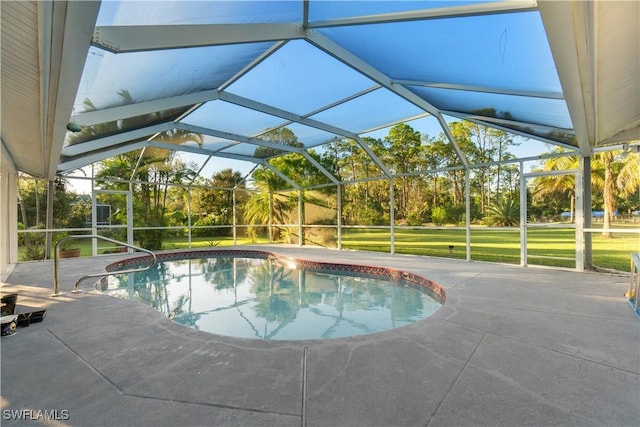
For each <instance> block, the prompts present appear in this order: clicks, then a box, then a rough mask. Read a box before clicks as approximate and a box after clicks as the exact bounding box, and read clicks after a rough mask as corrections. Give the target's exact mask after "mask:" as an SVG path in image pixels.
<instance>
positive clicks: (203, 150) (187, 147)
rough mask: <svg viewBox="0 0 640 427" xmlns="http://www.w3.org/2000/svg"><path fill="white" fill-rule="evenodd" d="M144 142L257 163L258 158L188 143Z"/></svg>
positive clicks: (152, 145) (158, 146) (175, 149)
mask: <svg viewBox="0 0 640 427" xmlns="http://www.w3.org/2000/svg"><path fill="white" fill-rule="evenodd" d="M145 143H146V144H147V145H148V146H150V147H156V148H164V149H166V150H174V151H184V152H187V153H194V154H205V155H211V156H215V157H223V158H225V159H232V160H241V161H243V162H251V163H259V160H256V158H255V157H250V156H243V155H241V154H233V153H222V152H220V151H213V150H207V149H206V148H200V147H192V146H190V145H176V144H169V143H166V142H157V141H148V142H145Z"/></svg>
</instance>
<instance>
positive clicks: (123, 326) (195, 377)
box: [0, 245, 640, 427]
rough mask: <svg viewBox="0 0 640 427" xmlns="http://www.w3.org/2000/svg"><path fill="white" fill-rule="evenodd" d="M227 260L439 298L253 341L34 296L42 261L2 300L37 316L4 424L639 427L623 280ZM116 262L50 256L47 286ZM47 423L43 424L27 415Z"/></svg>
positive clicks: (444, 262) (638, 343) (131, 310)
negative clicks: (382, 273) (372, 325)
mask: <svg viewBox="0 0 640 427" xmlns="http://www.w3.org/2000/svg"><path fill="white" fill-rule="evenodd" d="M241 248H242V249H258V250H265V251H270V252H274V253H280V254H284V255H289V256H293V257H297V258H302V259H308V260H318V261H328V262H342V263H350V264H365V265H379V266H385V267H393V268H398V269H401V270H405V271H409V272H413V273H416V274H420V275H422V276H424V277H427V278H429V279H431V280H433V281H435V282H436V283H438V284H440V285H441V286H443V287H444V288H445V289H446V292H447V301H446V303H445V305H444V306H443V307H442V308H441V309H440V310H439V311H438V312H437V313H436V314H435V315H433V316H432V317H430V318H428V319H425V320H423V321H420V322H418V323H415V324H413V325H410V326H406V327H403V328H399V329H395V330H391V331H387V332H382V333H377V334H372V335H367V336H359V337H352V338H345V339H332V340H325V341H296V342H279V341H272V342H267V341H258V340H249V339H238V338H231V337H223V336H216V335H212V334H208V333H204V332H199V331H195V330H191V329H188V328H186V327H183V326H181V325H178V324H176V323H173V322H172V321H170V320H168V319H165V318H163V317H161V315H160V314H158V313H156V312H155V311H154V310H152V309H151V308H147V307H143V306H141V305H139V304H136V303H131V302H128V301H124V300H120V299H116V298H113V297H111V296H107V295H103V294H100V293H99V292H97V291H95V290H93V287H92V284H91V282H90V281H87V282H85V283H84V285H83V286H82V288H83V289H84V290H86V291H87V292H83V293H80V294H68V295H65V296H63V297H58V298H50V297H49V294H50V293H51V289H52V278H53V265H52V263H51V262H35V263H34V262H31V263H21V264H18V265H17V266H16V267H15V269H14V271H13V272H12V274H11V275H10V276H9V277H8V279H7V282H8V283H7V284H6V285H4V286H3V287H2V289H1V290H2V292H3V293H9V292H17V293H18V294H19V300H18V306H19V307H20V306H22V307H23V308H24V306H28V307H45V308H46V309H47V316H46V318H45V319H44V321H43V322H42V323H36V324H33V325H31V326H29V327H26V328H18V333H17V334H16V335H13V336H10V337H3V338H2V341H1V347H0V351H1V359H2V361H1V368H2V372H1V381H2V382H1V384H0V387H1V388H0V390H1V407H2V420H1V423H2V425H3V426H17V425H20V426H25V425H43V424H44V425H55V426H226V425H228V426H354V427H356V426H431V427H433V426H485V425H487V426H488V425H491V426H563V425H575V426H621V427H626V426H639V425H640V322H639V321H638V319H637V317H636V316H635V315H634V314H633V312H632V310H631V309H630V307H629V305H628V303H627V301H626V300H625V298H624V297H623V293H624V292H625V290H626V289H627V287H628V281H629V278H628V277H627V276H623V275H613V274H594V273H575V272H568V271H558V270H549V269H537V268H521V267H517V266H508V265H500V264H487V263H477V262H473V263H467V262H464V261H459V260H453V259H440V258H426V257H417V256H401V255H394V256H391V255H388V254H382V253H370V252H352V251H337V250H328V249H319V248H312V247H302V248H301V247H297V246H281V245H260V246H252V247H248V246H242V247H241ZM122 257H123V256H120V255H109V256H103V257H97V258H91V259H90V258H81V259H74V260H62V261H61V283H62V289H63V290H65V289H66V290H69V289H71V286H72V284H73V282H74V281H75V280H76V279H77V278H78V277H79V276H80V275H82V274H85V273H89V272H97V271H100V269H102V268H103V267H104V265H106V264H109V263H111V262H113V261H114V260H117V259H121V258H122ZM45 410H46V411H49V412H48V413H47V414H48V415H49V416H51V415H54V416H57V418H58V419H57V420H55V421H51V422H44V421H43V420H38V419H36V418H39V417H45V415H47V414H44V413H43V411H45ZM52 411H57V412H52ZM18 418H23V419H21V420H20V419H18ZM24 418H27V419H26V420H25V419H24ZM32 418H33V419H32Z"/></svg>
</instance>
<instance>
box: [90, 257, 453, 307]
mask: <svg viewBox="0 0 640 427" xmlns="http://www.w3.org/2000/svg"><path fill="white" fill-rule="evenodd" d="M223 256H235V257H239V258H257V259H271V260H276V261H279V262H281V263H283V264H284V265H288V264H289V263H291V262H294V263H295V267H298V266H300V267H303V268H305V269H307V270H310V271H316V272H348V273H355V274H357V275H361V276H372V277H383V278H385V279H388V280H393V281H405V282H409V283H412V284H415V285H418V286H420V287H423V288H425V289H427V290H428V291H429V292H430V293H431V294H432V295H433V297H434V298H435V299H436V300H437V301H438V302H439V303H440V304H442V305H444V303H445V302H446V299H447V296H446V295H447V294H446V291H445V289H444V288H443V287H442V286H440V285H439V284H437V283H436V282H434V281H433V280H431V279H428V278H426V277H423V276H421V275H418V274H415V273H411V272H407V271H403V270H400V269H396V268H390V267H379V266H372V265H360V264H347V263H334V262H321V261H311V260H306V259H303V258H294V257H291V256H285V255H280V254H277V253H274V252H270V251H258V250H246V249H187V250H181V251H176V252H162V253H158V254H156V258H157V260H158V261H172V260H182V259H194V258H213V257H223ZM151 259H152V258H151V257H150V256H149V255H143V256H136V257H132V258H128V259H126V260H122V261H117V262H114V263H112V264H108V265H107V266H106V267H105V271H107V272H109V273H114V272H117V271H118V269H121V268H122V269H123V268H132V267H136V266H138V265H141V264H143V263H144V262H147V261H149V260H151ZM101 280H102V279H101ZM101 280H99V281H98V283H99V282H100V281H101Z"/></svg>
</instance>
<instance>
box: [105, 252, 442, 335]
mask: <svg viewBox="0 0 640 427" xmlns="http://www.w3.org/2000/svg"><path fill="white" fill-rule="evenodd" d="M383 279H386V278H384V277H382V276H375V277H373V276H371V275H368V276H366V275H357V274H354V273H351V272H340V274H336V272H334V271H332V272H323V271H311V270H306V269H304V268H302V267H299V266H295V265H287V264H286V263H281V262H278V261H275V260H272V259H258V258H238V257H227V256H224V257H212V258H192V259H183V260H171V261H162V262H159V263H158V264H157V265H156V266H154V267H153V268H152V269H151V270H148V271H144V272H137V273H129V274H122V275H115V276H111V277H109V278H108V280H107V282H106V284H103V288H102V290H103V292H105V293H108V294H111V295H113V296H117V297H121V298H125V299H128V300H132V301H137V302H141V303H144V304H147V305H149V306H151V307H153V308H155V309H156V310H158V311H159V312H161V313H163V314H164V315H166V316H167V317H169V318H170V319H172V320H174V321H176V322H178V323H180V324H182V325H185V326H189V327H191V328H194V329H197V330H201V331H206V332H211V333H215V334H220V335H228V336H234V337H243V338H258V339H263V340H301V339H325V338H338V337H346V336H352V335H362V334H369V333H373V332H379V331H384V330H387V329H392V328H397V327H400V326H404V325H408V324H411V323H414V322H416V321H418V320H421V319H424V318H426V317H428V316H430V315H431V314H433V313H434V312H435V311H436V310H438V308H440V306H441V305H442V304H441V303H440V302H439V301H440V300H438V299H437V298H435V297H434V295H433V294H432V293H431V292H430V291H429V290H428V289H426V288H424V287H422V286H419V285H416V284H413V283H410V282H406V281H403V280H393V279H389V280H383Z"/></svg>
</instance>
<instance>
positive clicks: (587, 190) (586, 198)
mask: <svg viewBox="0 0 640 427" xmlns="http://www.w3.org/2000/svg"><path fill="white" fill-rule="evenodd" d="M579 169H580V170H581V171H582V179H581V183H582V190H581V191H580V193H581V194H582V204H581V208H582V215H580V217H582V218H583V226H584V228H591V157H582V161H581V162H580V167H579ZM577 181H578V179H577V177H576V182H577ZM578 197H579V196H578V188H577V186H576V211H577V210H578V206H579V205H580V204H579V203H578ZM578 215H579V214H578V212H576V217H578ZM577 228H578V227H577V223H576V233H577ZM582 235H583V236H584V264H583V265H584V267H586V268H588V269H591V268H592V267H593V235H592V234H591V233H584V232H583V233H582ZM576 246H577V241H576ZM576 258H577V257H576Z"/></svg>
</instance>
